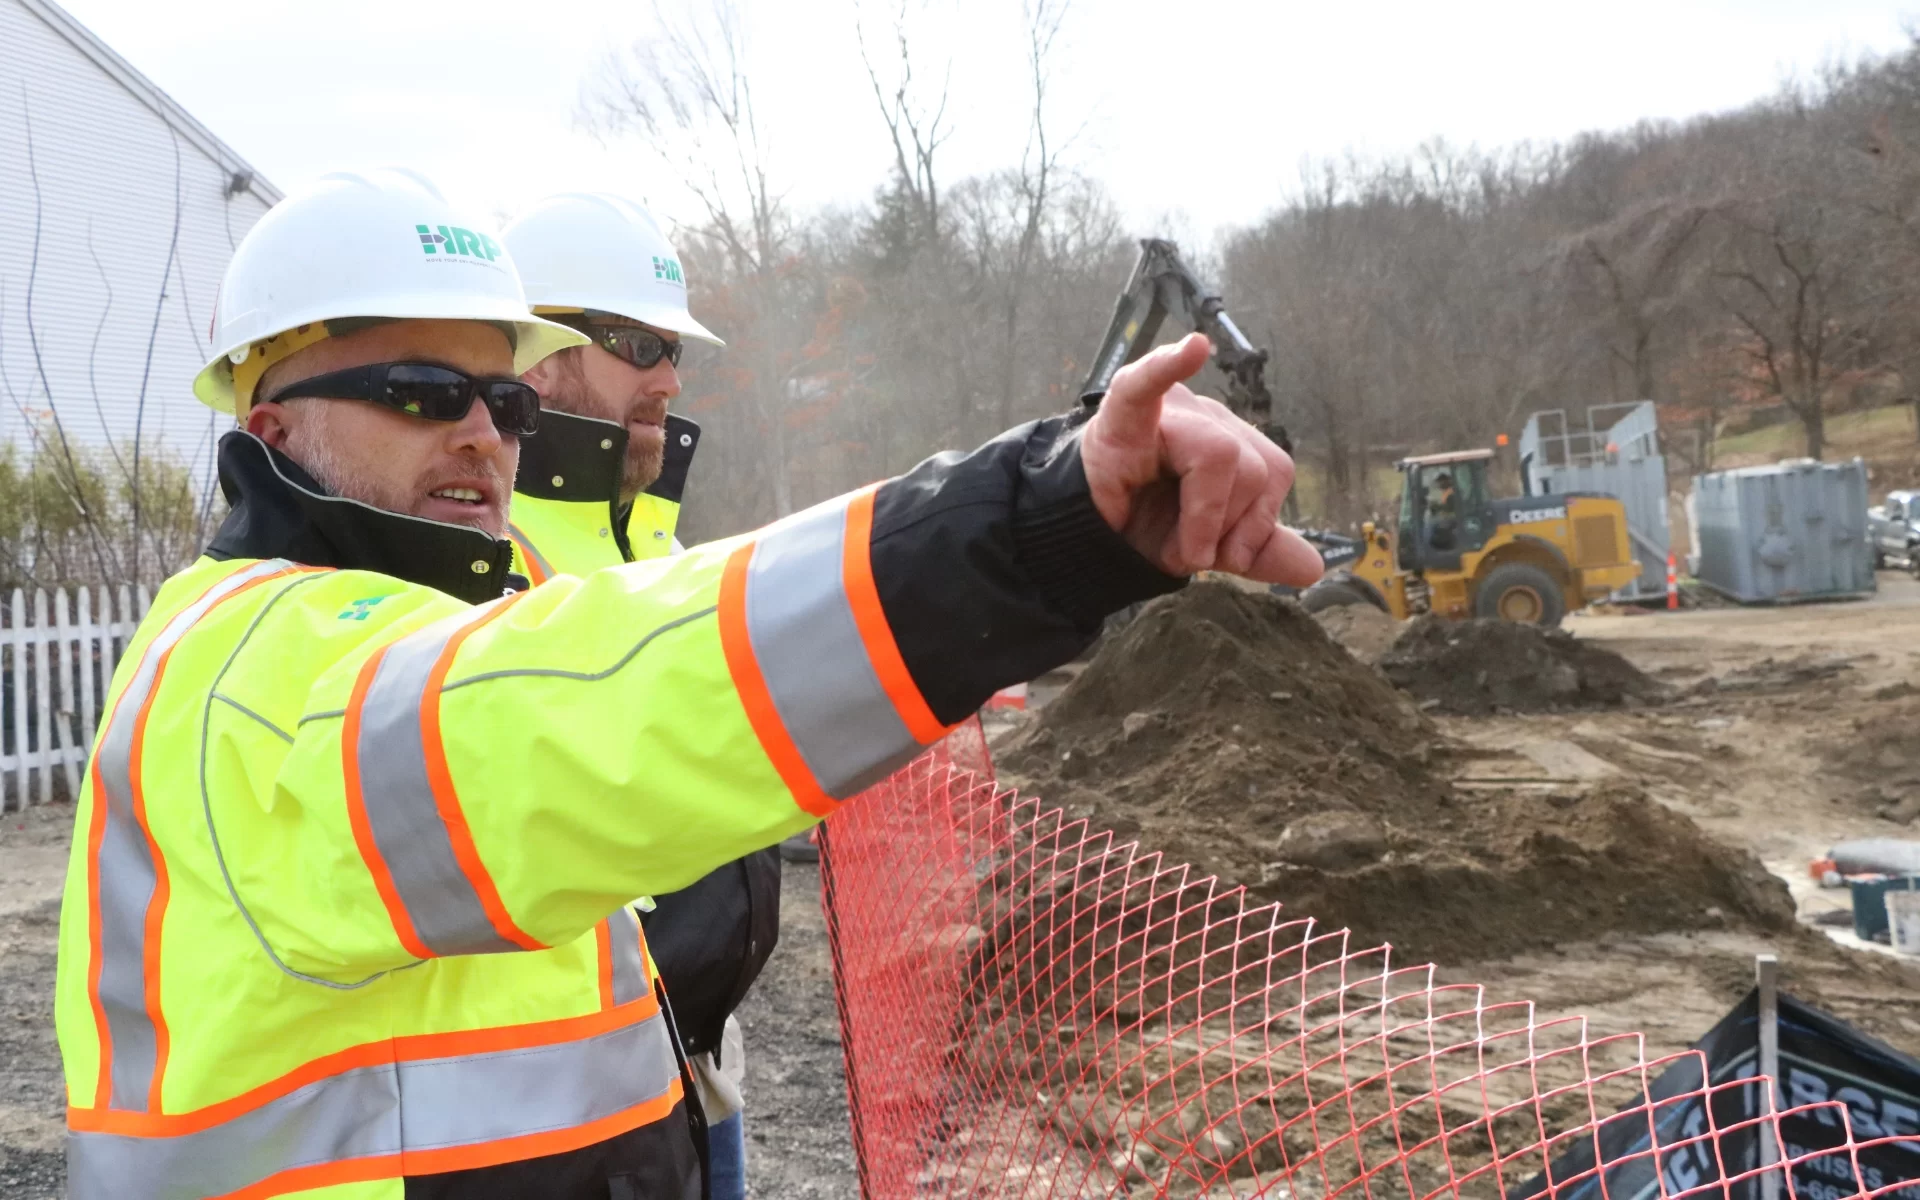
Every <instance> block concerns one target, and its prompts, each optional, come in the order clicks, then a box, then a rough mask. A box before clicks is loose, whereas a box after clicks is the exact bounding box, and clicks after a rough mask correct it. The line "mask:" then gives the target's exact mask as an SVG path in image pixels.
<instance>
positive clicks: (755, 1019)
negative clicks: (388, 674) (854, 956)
mask: <svg viewBox="0 0 1920 1200" xmlns="http://www.w3.org/2000/svg"><path fill="white" fill-rule="evenodd" d="M72 828H73V809H72V807H71V806H70V805H65V804H52V805H47V806H45V807H36V808H31V809H28V810H27V811H25V812H9V813H4V814H0V1197H3V1198H4V1200H59V1197H60V1196H62V1195H63V1193H64V1191H65V1185H66V1159H65V1154H64V1152H63V1149H62V1141H63V1131H64V1123H65V1122H64V1118H65V1103H66V1093H65V1089H64V1087H63V1085H62V1082H61V1077H60V1052H59V1047H58V1046H57V1045H56V1044H55V1041H54V1035H53V971H54V947H55V943H56V939H57V936H58V933H59V924H60V899H59V897H60V885H61V880H62V878H63V876H64V874H65V871H66V861H67V843H68V838H69V837H70V836H71V832H72ZM780 919H781V930H780V948H779V949H778V950H776V951H775V952H774V955H773V958H772V959H770V960H769V961H768V963H767V968H766V970H765V971H764V972H763V973H762V974H761V976H760V981H759V982H758V983H757V984H756V985H755V986H754V989H753V993H752V995H750V996H748V997H747V1002H746V1004H745V1006H743V1008H742V1009H741V1011H740V1021H741V1025H742V1028H743V1029H744V1031H745V1034H746V1045H747V1084H746V1096H747V1172H748V1180H749V1185H750V1188H751V1191H752V1194H753V1195H754V1196H756V1197H761V1198H763V1200H789V1198H793V1200H843V1198H849V1200H850V1198H852V1197H855V1196H857V1195H858V1194H859V1188H858V1185H857V1184H856V1182H855V1176H854V1166H853V1145H852V1139H851V1135H850V1133H849V1131H848V1125H847V1100H846V1086H845V1083H844V1076H843V1074H842V1071H841V1062H840V1026H839V1018H838V1017H837V1015H836V1014H835V1009H834V1003H833V979H832V975H831V972H830V970H829V966H828V957H827V939H826V927H825V925H824V923H823V922H822V920H821V915H820V872H819V870H818V869H817V868H814V867H811V866H789V867H788V868H787V876H786V882H785V886H784V888H783V889H782V897H781V906H780Z"/></svg>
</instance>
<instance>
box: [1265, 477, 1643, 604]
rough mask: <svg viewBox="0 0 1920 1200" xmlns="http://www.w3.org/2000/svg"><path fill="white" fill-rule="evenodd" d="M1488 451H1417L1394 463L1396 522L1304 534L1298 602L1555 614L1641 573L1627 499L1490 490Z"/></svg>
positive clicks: (1588, 601)
mask: <svg viewBox="0 0 1920 1200" xmlns="http://www.w3.org/2000/svg"><path fill="white" fill-rule="evenodd" d="M1492 460H1493V451H1491V450H1459V451H1455V452H1453V453H1451V454H1428V455H1423V456H1421V457H1418V458H1408V459H1403V460H1402V461H1401V462H1399V463H1397V464H1395V465H1396V466H1397V467H1398V468H1399V470H1400V472H1401V477H1402V486H1401V494H1400V519H1399V524H1398V528H1396V529H1394V530H1391V531H1389V530H1387V529H1382V528H1379V527H1377V526H1375V525H1374V524H1373V523H1372V522H1368V523H1367V524H1365V525H1363V526H1362V527H1361V536H1360V537H1359V538H1358V539H1355V538H1348V537H1343V536H1341V535H1339V534H1325V533H1314V534H1310V535H1309V537H1310V538H1311V539H1312V540H1313V541H1314V542H1315V543H1317V544H1318V546H1319V548H1320V552H1321V556H1322V557H1323V558H1324V559H1325V560H1326V562H1327V565H1328V572H1327V576H1326V578H1324V579H1322V580H1321V581H1320V582H1319V583H1317V584H1315V585H1313V586H1312V587H1311V588H1308V589H1307V590H1306V592H1305V593H1303V594H1302V595H1301V597H1300V600H1301V603H1303V604H1305V605H1306V607H1307V608H1308V610H1309V611H1318V610H1320V609H1323V608H1331V607H1333V606H1334V605H1338V604H1372V605H1374V606H1376V607H1378V608H1380V609H1382V610H1384V611H1386V612H1388V613H1390V614H1392V615H1393V616H1394V617H1396V618H1398V619H1400V620H1405V619H1406V618H1408V617H1411V616H1415V615H1417V614H1419V613H1424V612H1432V613H1438V614H1440V615H1441V616H1445V617H1452V618H1463V617H1499V618H1502V619H1505V620H1508V621H1524V622H1529V623H1532V624H1536V625H1557V624H1559V622H1560V618H1561V617H1563V616H1565V615H1566V614H1567V613H1569V612H1572V611H1573V610H1575V609H1578V608H1583V607H1585V606H1586V605H1588V604H1591V603H1593V602H1595V601H1597V600H1603V599H1605V598H1606V597H1607V596H1609V595H1611V594H1612V593H1613V592H1615V591H1617V590H1619V589H1620V588H1623V587H1625V586H1626V585H1627V584H1629V583H1631V582H1632V581H1633V580H1634V579H1636V578H1638V577H1639V575H1640V564H1639V563H1636V562H1634V561H1633V556H1632V553H1631V550H1630V547H1629V544H1628V541H1627V511H1626V506H1625V505H1623V504H1622V503H1621V502H1620V501H1619V500H1618V499H1616V498H1614V497H1612V496H1601V495H1593V494H1588V493H1578V492H1572V493H1566V494H1561V495H1545V496H1523V497H1520V498H1518V499H1514V500H1495V499H1493V498H1492V497H1491V493H1490V492H1489V489H1488V487H1487V467H1488V464H1489V463H1490V462H1491V461H1492Z"/></svg>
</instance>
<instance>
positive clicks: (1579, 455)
mask: <svg viewBox="0 0 1920 1200" xmlns="http://www.w3.org/2000/svg"><path fill="white" fill-rule="evenodd" d="M1622 410H1625V415H1624V416H1621V417H1620V419H1619V420H1617V421H1615V422H1613V424H1612V425H1610V426H1608V427H1606V428H1605V429H1602V428H1600V427H1599V426H1598V425H1597V424H1596V422H1597V421H1599V420H1601V419H1603V417H1604V416H1605V415H1610V414H1613V413H1619V412H1621V411H1622ZM1586 422H1587V425H1586V428H1585V429H1581V428H1579V427H1578V426H1575V425H1573V424H1572V423H1571V422H1569V420H1568V419H1567V414H1566V411H1565V410H1564V409H1557V408H1556V409H1548V410H1546V411H1544V412H1537V413H1535V414H1533V416H1531V417H1529V418H1528V419H1527V427H1526V428H1525V429H1524V430H1522V431H1521V433H1520V481H1521V485H1522V486H1523V487H1524V488H1525V489H1526V494H1527V495H1529V496H1549V495H1564V494H1566V493H1568V492H1597V493H1599V494H1600V495H1603V496H1614V497H1617V498H1618V499H1619V500H1620V502H1621V503H1622V504H1623V505H1625V506H1626V510H1627V536H1628V538H1629V540H1631V542H1632V543H1633V556H1634V557H1635V558H1636V559H1638V560H1639V561H1640V578H1638V579H1636V580H1634V581H1633V582H1632V583H1630V584H1628V585H1627V586H1626V587H1624V588H1621V589H1620V591H1619V592H1618V593H1616V594H1617V595H1618V596H1619V597H1620V598H1621V599H1623V600H1644V599H1649V598H1653V597H1658V596H1664V595H1666V594H1667V550H1668V548H1669V546H1670V545H1671V538H1670V535H1669V531H1668V528H1667V460H1666V458H1665V457H1664V456H1663V455H1662V454H1661V453H1660V423H1659V420H1658V419H1657V417H1656V416H1655V413H1654V408H1653V404H1652V402H1651V401H1645V400H1643V401H1641V402H1640V403H1638V404H1596V405H1594V406H1593V407H1592V408H1589V409H1588V410H1587V413H1586Z"/></svg>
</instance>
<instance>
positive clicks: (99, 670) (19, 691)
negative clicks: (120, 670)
mask: <svg viewBox="0 0 1920 1200" xmlns="http://www.w3.org/2000/svg"><path fill="white" fill-rule="evenodd" d="M149 600H150V597H149V596H148V595H147V589H146V588H144V587H142V588H137V589H136V588H130V587H128V586H127V585H125V584H121V585H120V586H119V587H117V588H114V589H112V591H111V592H109V590H108V589H106V588H99V589H89V588H81V589H79V591H77V592H75V593H73V594H72V595H69V594H68V593H67V591H66V589H64V588H62V589H59V590H57V591H53V592H48V591H45V590H40V591H36V592H34V593H33V595H32V596H31V598H29V596H28V595H27V593H26V592H24V591H22V590H21V589H19V588H15V589H14V591H13V595H12V597H11V598H10V600H9V602H8V603H7V605H6V607H5V608H4V610H0V812H6V811H9V810H16V809H21V808H24V807H26V806H27V805H29V804H45V803H47V802H48V801H50V800H52V799H53V798H54V796H55V795H56V793H57V794H58V795H60V796H62V797H63V798H67V799H71V798H73V797H76V796H78V795H79V794H80V781H81V778H82V773H83V772H84V771H85V770H86V765H87V752H88V750H89V749H90V748H91V747H92V746H93V732H94V726H95V725H96V724H97V723H98V722H99V719H100V704H101V703H102V702H103V701H104V700H105V699H106V694H107V684H108V683H109V682H110V681H111V680H112V679H113V668H114V665H115V664H116V663H118V662H119V661H120V656H121V655H122V654H124V653H126V649H127V642H128V641H129V640H130V639H131V638H132V637H133V630H134V627H135V626H136V625H138V624H139V623H140V618H141V616H142V615H144V614H145V613H146V611H147V605H148V603H149Z"/></svg>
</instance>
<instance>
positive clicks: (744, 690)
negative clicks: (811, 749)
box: [717, 542, 840, 817]
mask: <svg viewBox="0 0 1920 1200" xmlns="http://www.w3.org/2000/svg"><path fill="white" fill-rule="evenodd" d="M752 560H753V544H752V543H751V542H749V543H748V544H746V545H744V546H741V547H740V548H739V549H737V550H735V551H734V552H733V553H732V554H730V555H728V556H727V565H726V568H725V569H724V570H723V571H722V572H721V576H720V603H719V611H718V613H717V616H718V618H719V621H720V649H721V651H722V653H724V654H725V655H726V659H727V674H728V675H729V676H731V677H732V680H733V688H734V691H735V692H737V693H738V694H739V696H740V704H741V707H743V708H745V709H746V712H747V721H748V723H749V724H751V725H752V726H753V732H754V734H755V735H756V736H758V738H759V739H760V748H761V750H762V751H764V752H765V754H766V756H767V761H769V762H771V763H772V764H773V769H774V770H775V771H777V772H779V774H780V780H781V782H783V783H785V784H786V785H787V791H788V792H790V793H792V795H793V799H794V802H795V803H796V804H798V805H799V806H800V807H801V808H802V809H804V810H805V811H807V812H809V813H811V814H813V815H814V816H816V817H825V816H827V815H829V814H831V813H832V812H833V811H834V810H835V809H837V808H839V807H840V804H839V801H837V800H835V799H834V798H833V797H831V796H829V795H827V793H826V792H825V791H824V790H822V789H821V787H820V784H819V783H818V782H817V781H815V779H814V777H813V772H812V771H811V770H810V769H808V767H807V762H806V759H804V758H802V757H801V755H800V747H799V746H797V745H795V744H794V741H793V737H792V736H791V735H790V734H788V733H787V727H786V724H785V723H784V722H783V721H781V719H780V710H779V709H778V708H776V707H775V706H774V703H773V693H772V692H771V691H769V690H768V689H767V681H766V678H765V677H764V676H762V675H761V673H760V664H759V663H758V661H756V660H755V658H754V655H753V639H752V637H751V636H750V635H749V634H748V632H747V567H748V564H749V563H751V562H752Z"/></svg>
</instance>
